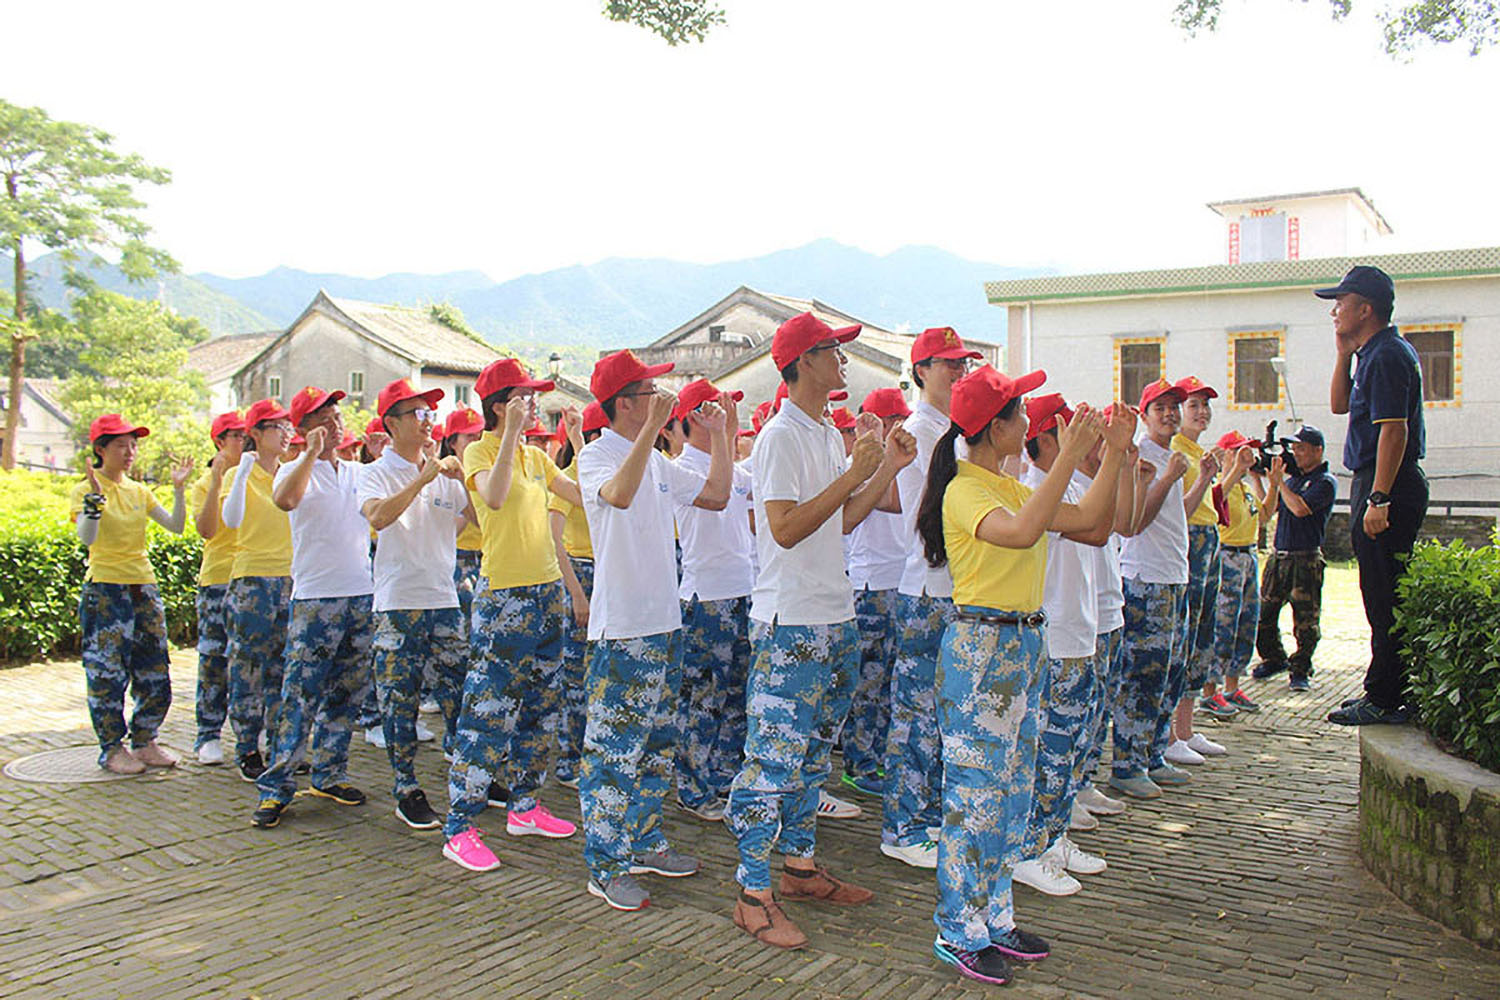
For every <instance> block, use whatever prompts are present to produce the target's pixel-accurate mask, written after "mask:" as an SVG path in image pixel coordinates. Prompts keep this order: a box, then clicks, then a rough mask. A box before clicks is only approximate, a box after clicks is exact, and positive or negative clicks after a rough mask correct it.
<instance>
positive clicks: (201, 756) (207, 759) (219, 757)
mask: <svg viewBox="0 0 1500 1000" xmlns="http://www.w3.org/2000/svg"><path fill="white" fill-rule="evenodd" d="M198 763H200V764H202V765H203V766H204V767H214V766H216V765H218V764H222V763H224V744H223V743H220V742H219V741H218V740H209V741H208V742H207V743H205V744H203V745H202V746H201V747H199V748H198Z"/></svg>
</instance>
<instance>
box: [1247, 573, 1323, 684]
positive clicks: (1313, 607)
mask: <svg viewBox="0 0 1500 1000" xmlns="http://www.w3.org/2000/svg"><path fill="white" fill-rule="evenodd" d="M1288 601H1290V602H1291V605H1292V638H1293V639H1295V640H1296V641H1297V651H1296V652H1295V653H1293V654H1292V655H1291V657H1290V659H1288V657H1287V655H1286V647H1284V646H1282V644H1281V607H1282V605H1284V604H1286V603H1287V602H1288ZM1322 615H1323V553H1322V552H1320V551H1317V550H1314V551H1311V552H1290V553H1287V554H1285V555H1282V554H1278V553H1275V552H1273V553H1271V555H1270V556H1268V557H1267V558H1266V568H1265V570H1264V571H1263V572H1262V573H1261V578H1260V620H1259V624H1258V625H1257V626H1256V629H1255V649H1256V652H1258V653H1260V658H1261V659H1262V660H1264V661H1265V662H1267V663H1275V664H1281V663H1285V664H1287V665H1288V667H1290V669H1291V672H1292V673H1294V674H1301V675H1303V676H1307V675H1311V674H1312V672H1313V671H1312V658H1313V651H1314V650H1315V649H1317V648H1318V639H1319V638H1320V637H1321V636H1322V634H1323V633H1322V631H1321V630H1320V629H1319V627H1318V620H1319V619H1320V618H1321V617H1322Z"/></svg>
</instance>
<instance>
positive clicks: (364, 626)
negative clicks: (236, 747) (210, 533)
mask: <svg viewBox="0 0 1500 1000" xmlns="http://www.w3.org/2000/svg"><path fill="white" fill-rule="evenodd" d="M370 601H371V598H370V595H368V594H365V595H364V596H362V597H318V598H304V599H301V600H294V601H292V610H291V623H290V625H288V627H287V636H286V674H285V676H284V677H283V679H282V682H281V701H280V704H279V705H278V706H277V710H276V713H275V715H273V716H272V717H271V719H272V722H271V732H270V740H269V746H270V750H271V766H270V767H268V768H266V770H265V773H264V774H262V775H261V776H260V777H259V778H258V779H256V782H255V783H256V785H258V786H259V788H260V796H261V798H262V799H275V800H276V801H278V802H290V801H292V796H293V795H295V794H296V792H297V779H296V776H295V775H294V774H293V771H294V769H295V768H296V766H297V765H298V764H300V763H302V758H303V757H304V756H307V757H309V758H310V763H311V764H312V783H313V785H314V786H316V787H318V788H326V787H327V786H329V785H336V784H339V783H340V782H342V781H343V780H344V777H345V775H346V773H347V771H348V767H349V726H350V723H351V722H352V719H353V715H354V712H355V711H356V710H357V709H358V708H359V703H360V702H361V701H362V700H363V699H364V697H365V692H366V691H367V690H369V687H370V640H371V639H372V638H374V630H373V629H372V627H371V622H370ZM309 747H310V748H311V752H310V753H308V752H306V751H307V749H308V748H309Z"/></svg>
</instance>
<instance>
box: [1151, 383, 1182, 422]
mask: <svg viewBox="0 0 1500 1000" xmlns="http://www.w3.org/2000/svg"><path fill="white" fill-rule="evenodd" d="M1169 394H1170V395H1171V396H1172V397H1173V398H1175V399H1176V400H1177V402H1179V403H1180V402H1182V401H1183V400H1184V399H1187V393H1185V392H1183V391H1182V390H1181V389H1179V388H1177V386H1175V385H1173V384H1172V383H1171V382H1168V381H1167V380H1166V379H1164V378H1159V379H1157V380H1156V381H1155V382H1152V383H1151V384H1150V385H1148V386H1146V388H1145V389H1142V390H1141V413H1143V414H1144V413H1145V412H1146V407H1148V406H1150V405H1151V404H1152V403H1153V402H1155V401H1156V400H1158V399H1160V398H1161V397H1163V396H1166V395H1169Z"/></svg>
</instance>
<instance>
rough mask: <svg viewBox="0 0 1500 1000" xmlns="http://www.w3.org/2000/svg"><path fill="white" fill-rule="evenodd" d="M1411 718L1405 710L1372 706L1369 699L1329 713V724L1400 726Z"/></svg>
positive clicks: (1362, 699)
mask: <svg viewBox="0 0 1500 1000" xmlns="http://www.w3.org/2000/svg"><path fill="white" fill-rule="evenodd" d="M1409 718H1410V716H1409V715H1408V714H1407V711H1406V709H1404V708H1381V707H1380V706H1379V705H1375V704H1372V703H1371V702H1370V701H1368V700H1367V699H1364V698H1361V699H1360V700H1359V701H1357V702H1355V703H1354V704H1352V705H1349V706H1347V707H1344V708H1339V709H1335V710H1334V711H1332V712H1329V713H1328V721H1329V722H1337V723H1338V724H1339V725H1341V726H1370V725H1378V724H1386V725H1392V726H1399V725H1402V724H1403V723H1405V722H1406V721H1407V720H1408V719H1409Z"/></svg>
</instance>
